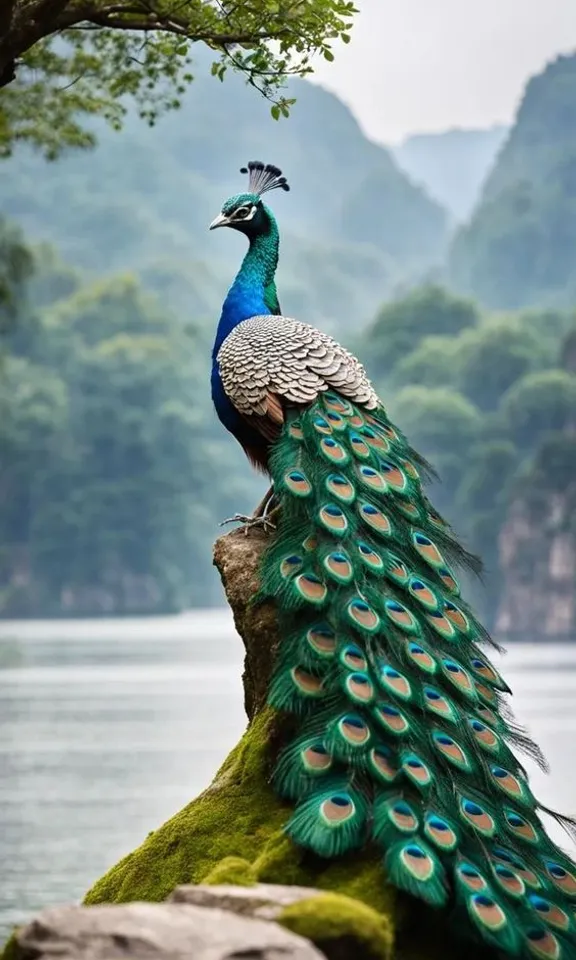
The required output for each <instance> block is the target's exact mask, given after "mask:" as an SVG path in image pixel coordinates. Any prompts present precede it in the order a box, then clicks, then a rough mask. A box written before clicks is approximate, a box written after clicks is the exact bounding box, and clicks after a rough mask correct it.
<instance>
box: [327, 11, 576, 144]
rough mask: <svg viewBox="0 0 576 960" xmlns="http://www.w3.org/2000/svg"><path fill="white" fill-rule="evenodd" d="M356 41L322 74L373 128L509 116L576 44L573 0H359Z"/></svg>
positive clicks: (377, 134) (473, 123)
mask: <svg viewBox="0 0 576 960" xmlns="http://www.w3.org/2000/svg"><path fill="white" fill-rule="evenodd" d="M357 6H359V7H360V10H361V13H360V15H359V16H358V17H357V19H356V24H355V26H354V30H353V33H352V43H351V44H349V45H348V46H345V45H343V44H341V45H339V46H338V49H336V47H334V52H335V53H336V54H337V56H336V60H335V62H334V63H327V62H325V61H322V62H317V64H316V75H315V79H316V80H317V81H318V82H320V83H322V85H323V86H325V87H327V88H328V89H330V90H333V91H334V92H335V93H337V94H338V96H340V97H341V99H343V100H344V101H345V102H346V103H348V104H349V106H350V107H351V108H352V109H353V110H354V113H355V115H356V117H357V118H358V120H359V121H360V123H361V124H362V126H363V128H364V130H365V131H366V132H367V133H368V135H369V136H370V137H372V138H373V139H375V140H379V141H382V142H385V143H389V144H393V143H397V142H399V141H401V140H402V139H403V138H404V137H405V136H406V135H407V134H411V133H416V132H435V131H440V130H446V129H448V128H452V127H466V128H470V127H488V126H491V125H492V124H494V123H509V122H510V121H511V120H512V118H513V115H514V112H515V109H516V107H517V105H518V101H519V99H520V97H521V95H522V90H523V88H524V85H525V83H526V80H527V79H528V77H529V76H530V75H531V74H533V73H536V72H539V71H540V70H541V69H542V67H544V65H545V64H546V63H547V62H548V61H549V60H551V59H553V58H554V57H555V56H556V55H557V54H559V53H571V52H573V51H574V49H575V48H576V5H575V3H574V0H464V2H463V0H357Z"/></svg>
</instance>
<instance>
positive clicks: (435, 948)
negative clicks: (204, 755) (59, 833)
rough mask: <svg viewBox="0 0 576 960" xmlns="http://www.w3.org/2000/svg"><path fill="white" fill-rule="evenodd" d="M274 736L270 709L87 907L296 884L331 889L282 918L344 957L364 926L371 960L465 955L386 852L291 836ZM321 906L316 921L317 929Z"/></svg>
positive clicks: (488, 954)
mask: <svg viewBox="0 0 576 960" xmlns="http://www.w3.org/2000/svg"><path fill="white" fill-rule="evenodd" d="M276 733H277V731H276V728H275V720H274V715H273V713H272V712H271V711H270V710H265V711H263V712H262V713H259V714H257V715H256V716H255V718H254V720H253V721H252V723H251V724H250V726H249V727H248V730H247V731H246V733H245V734H244V736H243V738H242V740H241V741H240V743H239V744H238V745H237V747H235V749H234V750H233V751H232V753H231V754H230V755H229V756H228V758H227V759H226V761H225V762H224V764H223V766H222V767H221V769H220V770H219V771H218V773H217V775H216V777H215V779H214V782H213V783H212V785H211V786H210V787H209V788H208V789H207V790H205V791H204V793H202V794H201V795H200V796H199V797H197V798H196V800H193V801H192V803H190V804H188V806H186V807H185V808H184V809H183V810H181V811H180V813H177V814H176V816H175V817H172V819H171V820H168V821H167V823H165V824H163V826H161V827H160V828H159V829H158V830H155V831H154V833H152V834H150V835H149V836H148V837H147V838H146V840H145V841H144V843H143V844H142V846H140V847H139V848H138V849H137V850H134V851H133V853H130V854H129V855H128V856H127V857H124V859H123V860H121V861H120V862H119V863H118V864H116V866H115V867H112V869H111V870H110V871H109V872H108V873H107V874H106V875H105V876H104V877H102V879H101V880H99V881H98V882H97V883H96V884H95V885H94V886H93V887H92V889H91V890H90V891H89V893H88V894H87V896H86V898H85V903H86V904H95V903H124V902H127V901H131V900H149V901H159V900H164V899H165V898H166V897H167V896H168V895H169V894H170V893H171V892H172V890H173V889H174V888H175V887H176V886H179V885H180V884H185V883H210V884H216V883H235V884H240V885H243V886H247V885H251V884H252V883H253V882H261V883H279V884H294V885H297V886H305V887H315V888H317V889H320V890H325V891H327V893H326V896H323V897H321V898H320V901H319V898H314V899H313V904H314V906H312V902H310V907H309V908H304V907H303V905H302V904H301V903H300V904H298V905H297V906H295V907H294V908H292V907H290V908H289V910H287V911H285V912H284V914H283V922H285V924H286V925H288V924H289V923H292V922H293V923H294V924H302V925H303V926H298V927H296V926H294V927H291V929H295V930H296V929H297V930H298V932H303V933H304V934H305V935H306V936H309V937H312V932H311V931H312V930H313V931H314V935H313V939H314V940H315V941H316V942H317V943H318V944H321V942H325V943H326V944H327V945H328V946H327V949H331V948H332V947H334V944H335V943H336V940H337V938H338V937H340V941H341V943H342V944H348V947H347V948H346V949H348V953H347V954H345V955H346V956H352V955H354V953H353V949H354V947H353V943H357V936H358V928H359V926H361V927H362V930H363V937H364V942H365V947H366V951H367V953H366V956H367V957H368V956H369V957H370V960H372V957H374V958H375V960H381V958H383V957H388V956H392V954H391V950H392V944H394V943H395V952H394V956H395V958H396V960H450V957H458V956H461V949H460V945H458V944H454V943H453V941H451V938H449V936H448V934H447V932H446V920H445V916H444V915H443V914H438V913H436V912H435V911H430V910H428V909H427V908H426V906H425V905H424V904H420V903H419V904H417V905H415V902H414V901H413V900H410V899H409V898H407V897H405V896H403V895H402V894H400V893H399V892H398V891H396V890H394V889H393V888H392V887H390V886H389V885H388V884H387V883H386V879H385V875H384V871H383V867H382V859H381V856H380V855H378V854H376V853H375V852H373V851H367V852H365V853H362V854H359V853H357V852H355V853H351V854H349V855H348V856H346V857H342V858H340V859H338V860H324V859H321V858H320V857H316V856H314V855H313V854H310V853H307V852H306V851H303V850H301V849H300V848H298V847H296V846H294V844H293V843H292V842H291V841H290V840H289V839H288V837H287V836H286V835H285V834H284V832H283V826H284V825H285V823H286V821H287V820H288V818H289V816H290V812H291V807H290V806H288V805H287V804H284V803H282V802H281V801H280V800H279V799H278V798H277V797H276V796H275V794H274V793H273V791H272V788H271V787H270V774H271V763H270V749H269V745H270V743H271V742H273V741H274V739H275V736H276ZM353 900H355V901H359V902H356V903H353V902H352V901H353ZM306 903H307V901H306ZM336 904H338V909H337V910H336ZM320 908H321V909H322V913H321V914H318V915H317V916H318V925H317V926H316V927H313V926H310V924H312V920H313V916H312V915H314V916H316V914H317V911H318V910H319V909H320ZM416 911H417V912H416ZM416 917H417V922H415V918H416ZM304 927H306V929H304ZM346 931H348V932H346ZM352 938H356V939H354V940H352ZM332 940H333V941H334V942H333V943H331V941H332ZM351 945H352V946H351ZM331 956H336V954H335V953H331ZM466 956H467V960H488V958H490V960H493V957H494V952H493V951H491V950H486V949H484V950H481V949H480V950H478V951H475V950H474V949H470V947H469V946H468V945H467V946H466ZM10 960H13V958H10Z"/></svg>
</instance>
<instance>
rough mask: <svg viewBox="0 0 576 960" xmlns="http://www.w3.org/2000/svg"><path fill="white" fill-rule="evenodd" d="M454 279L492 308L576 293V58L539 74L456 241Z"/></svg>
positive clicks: (556, 300) (566, 299)
mask: <svg viewBox="0 0 576 960" xmlns="http://www.w3.org/2000/svg"><path fill="white" fill-rule="evenodd" d="M450 277H451V280H452V281H453V283H454V284H456V285H457V286H458V288H460V289H461V290H463V291H465V292H467V293H469V294H471V295H473V296H475V297H478V298H479V299H480V300H481V301H482V302H483V303H485V304H486V305H487V306H491V307H496V308H504V309H516V308H518V307H525V306H532V305H536V304H538V305H541V306H544V305H548V306H568V305H571V304H572V303H574V300H575V297H576V55H573V56H562V57H558V59H556V60H555V61H554V62H553V63H551V64H549V66H547V67H546V69H545V70H544V71H543V72H542V73H541V74H539V75H538V76H535V77H533V78H532V79H531V80H530V81H529V83H528V85H527V87H526V91H525V94H524V97H523V99H522V103H521V105H520V108H519V111H518V115H517V118H516V123H515V125H514V127H513V128H512V130H511V132H510V136H509V137H508V139H507V141H506V143H505V145H504V147H503V149H502V151H501V153H500V154H499V156H498V159H497V162H496V165H495V167H494V169H493V170H492V173H491V174H490V176H489V177H488V180H487V182H486V186H485V189H484V192H483V195H482V200H481V203H480V204H479V206H478V207H477V209H476V212H475V213H474V215H473V217H472V219H471V221H470V223H469V224H468V225H467V226H465V227H463V228H462V229H461V230H460V232H459V233H458V235H457V236H456V238H455V241H454V245H453V248H452V252H451V256H450Z"/></svg>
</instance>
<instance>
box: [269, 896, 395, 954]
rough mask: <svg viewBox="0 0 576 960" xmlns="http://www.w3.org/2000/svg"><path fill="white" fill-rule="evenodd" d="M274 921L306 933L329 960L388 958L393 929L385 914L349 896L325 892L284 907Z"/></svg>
mask: <svg viewBox="0 0 576 960" xmlns="http://www.w3.org/2000/svg"><path fill="white" fill-rule="evenodd" d="M278 923H281V924H282V926H284V927H286V928H287V929H288V930H292V932H293V933H297V934H299V935H300V936H301V937H307V938H308V940H312V941H313V943H315V944H316V946H317V947H319V949H320V950H322V951H323V952H324V953H325V954H326V956H327V957H328V958H330V960H336V958H337V957H338V958H339V957H342V958H343V957H346V956H354V957H356V958H357V960H389V957H391V955H392V946H393V939H394V938H393V930H392V928H391V924H390V921H389V918H387V917H384V916H382V914H380V913H377V912H376V911H375V910H372V909H371V908H370V907H367V906H366V905H365V904H363V903H359V901H358V900H353V899H352V898H351V897H344V896H342V895H341V894H338V893H325V894H323V895H321V896H319V897H311V898H310V899H309V900H301V901H300V902H299V903H293V904H292V905H291V906H289V907H285V908H284V910H283V911H282V913H281V914H280V916H279V917H278Z"/></svg>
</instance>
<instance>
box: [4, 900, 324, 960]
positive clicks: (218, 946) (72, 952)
mask: <svg viewBox="0 0 576 960" xmlns="http://www.w3.org/2000/svg"><path fill="white" fill-rule="evenodd" d="M15 948H16V949H15V954H16V956H17V957H18V960H51V958H55V957H57V958H58V960H126V958H127V957H130V958H135V960H139V958H141V960H179V958H186V960H324V958H323V956H322V954H321V953H320V952H319V951H318V950H317V949H316V948H315V947H314V946H312V944H311V943H310V942H309V941H308V940H305V939H303V938H302V937H299V936H296V934H293V933H290V932H289V931H288V930H284V929H283V928H282V927H280V926H277V925H276V924H274V923H270V922H268V921H265V920H258V919H252V918H249V917H246V916H239V915H238V914H237V913H236V912H227V911H226V910H223V909H220V908H218V907H216V906H212V907H211V908H210V909H206V908H205V907H202V906H195V905H189V904H188V903H160V904H158V903H128V904H125V905H117V906H95V907H78V906H65V907H54V908H51V909H48V910H44V911H42V913H40V914H38V916H37V917H35V918H34V919H33V920H32V921H31V922H30V923H28V924H27V925H26V926H25V927H23V928H21V930H20V931H19V932H18V934H17V936H16V944H15Z"/></svg>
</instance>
